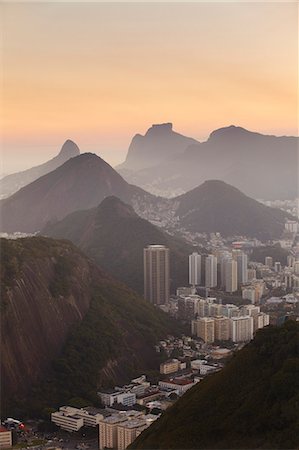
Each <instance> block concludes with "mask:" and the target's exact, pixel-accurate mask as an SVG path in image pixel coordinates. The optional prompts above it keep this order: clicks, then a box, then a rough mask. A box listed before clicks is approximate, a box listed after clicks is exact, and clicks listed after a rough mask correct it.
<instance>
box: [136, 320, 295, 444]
mask: <svg viewBox="0 0 299 450" xmlns="http://www.w3.org/2000/svg"><path fill="white" fill-rule="evenodd" d="M298 340H299V323H298V322H295V321H291V320H289V321H287V322H286V323H285V324H284V325H283V326H282V327H272V326H270V327H266V328H264V329H262V330H259V331H258V332H257V333H256V336H255V337H254V339H253V340H252V341H251V342H250V343H249V344H248V345H246V346H245V347H244V348H243V349H242V350H240V351H238V352H237V353H236V354H235V355H234V357H233V358H232V359H231V360H230V361H229V362H228V363H227V364H226V366H225V367H224V368H223V369H222V370H221V371H220V372H218V373H216V374H214V375H210V376H208V377H207V378H205V379H204V380H203V381H201V382H200V383H198V384H196V385H195V386H194V387H193V388H192V389H190V390H189V391H187V392H186V393H185V394H184V396H183V397H182V398H180V399H179V400H178V401H177V402H176V403H175V404H174V405H173V406H172V407H171V408H169V409H167V410H166V411H165V412H164V413H163V414H162V416H161V418H160V419H158V420H157V421H156V422H155V423H153V424H152V425H151V426H150V427H149V428H148V429H146V430H145V431H144V432H143V433H142V434H141V435H140V436H139V437H138V438H137V439H136V440H135V441H134V442H133V444H131V445H130V446H129V448H130V449H138V450H143V449H157V450H158V449H164V450H166V449H267V448H268V449H269V448H271V449H287V448H288V449H297V448H298V445H299V422H298V417H299V414H298V402H299V377H298V371H299V358H298Z"/></svg>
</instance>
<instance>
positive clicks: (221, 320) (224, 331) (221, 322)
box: [214, 316, 230, 341]
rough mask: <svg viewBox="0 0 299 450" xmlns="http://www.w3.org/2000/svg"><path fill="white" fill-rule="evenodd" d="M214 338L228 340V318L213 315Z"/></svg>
mask: <svg viewBox="0 0 299 450" xmlns="http://www.w3.org/2000/svg"><path fill="white" fill-rule="evenodd" d="M214 324H215V340H216V341H229V340H230V319H229V318H228V317H225V316H220V317H215V319H214Z"/></svg>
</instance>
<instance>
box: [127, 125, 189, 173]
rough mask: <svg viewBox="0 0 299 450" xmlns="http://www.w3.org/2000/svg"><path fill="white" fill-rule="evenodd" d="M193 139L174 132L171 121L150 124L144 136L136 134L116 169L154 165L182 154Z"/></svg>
mask: <svg viewBox="0 0 299 450" xmlns="http://www.w3.org/2000/svg"><path fill="white" fill-rule="evenodd" d="M192 144H198V141H196V140H195V139H192V138H189V137H186V136H183V135H182V134H179V133H176V132H175V131H173V129H172V123H163V124H157V125H152V126H151V128H149V129H148V130H147V132H146V133H145V135H144V136H142V135H141V134H136V135H135V136H134V137H133V139H132V142H131V144H130V146H129V149H128V154H127V157H126V160H125V162H124V163H123V164H121V165H120V166H118V169H129V170H132V169H142V168H146V167H151V166H156V165H157V164H160V163H163V162H164V161H165V160H168V159H169V158H172V157H175V156H177V155H179V154H182V153H183V152H184V151H185V150H186V148H187V147H188V146H189V145H192Z"/></svg>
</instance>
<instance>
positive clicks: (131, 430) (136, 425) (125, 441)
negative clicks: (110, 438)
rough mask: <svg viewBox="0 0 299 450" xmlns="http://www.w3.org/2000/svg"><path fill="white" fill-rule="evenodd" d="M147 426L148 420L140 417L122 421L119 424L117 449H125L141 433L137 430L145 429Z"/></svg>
mask: <svg viewBox="0 0 299 450" xmlns="http://www.w3.org/2000/svg"><path fill="white" fill-rule="evenodd" d="M147 426H148V425H147V424H146V421H145V420H144V419H139V418H137V419H134V420H127V421H126V422H122V423H120V424H119V425H118V426H117V449H118V450H125V449H126V448H127V447H129V445H130V444H132V442H133V441H135V439H136V437H137V436H138V435H139V433H137V431H143V430H144V429H145V428H147Z"/></svg>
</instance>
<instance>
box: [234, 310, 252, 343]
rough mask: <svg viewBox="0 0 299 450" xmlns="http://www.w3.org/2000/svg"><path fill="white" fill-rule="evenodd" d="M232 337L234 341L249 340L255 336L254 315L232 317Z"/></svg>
mask: <svg viewBox="0 0 299 450" xmlns="http://www.w3.org/2000/svg"><path fill="white" fill-rule="evenodd" d="M231 338H232V341H233V342H248V341H250V340H251V339H252V338H253V317H251V316H240V317H232V318H231Z"/></svg>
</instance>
